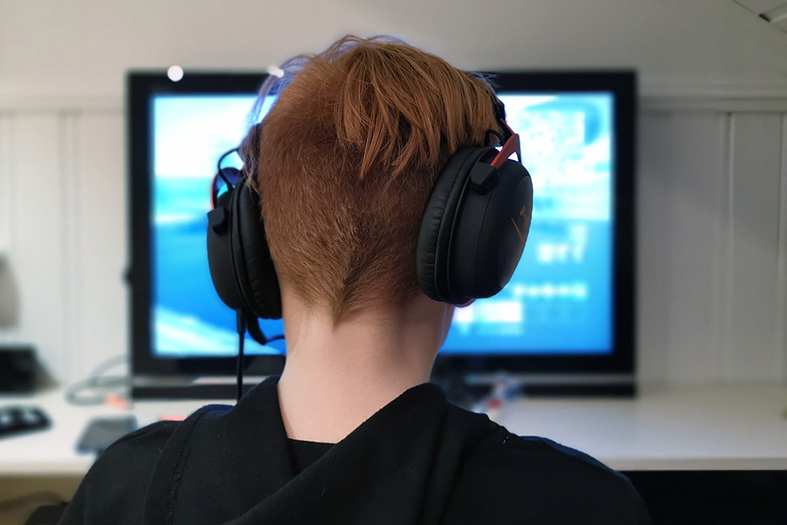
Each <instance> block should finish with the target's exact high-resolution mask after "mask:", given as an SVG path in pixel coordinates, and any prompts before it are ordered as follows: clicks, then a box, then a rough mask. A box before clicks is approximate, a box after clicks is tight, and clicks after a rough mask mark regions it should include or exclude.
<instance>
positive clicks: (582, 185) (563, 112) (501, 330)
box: [150, 92, 615, 357]
mask: <svg viewBox="0 0 787 525" xmlns="http://www.w3.org/2000/svg"><path fill="white" fill-rule="evenodd" d="M500 98H501V100H502V101H503V102H504V104H505V105H506V110H507V117H508V123H509V125H510V126H511V127H512V128H513V129H514V130H515V131H517V132H518V133H519V134H520V136H521V141H522V155H523V162H524V164H525V166H526V167H527V168H528V169H529V171H530V173H531V175H532V178H533V185H534V192H535V197H534V202H533V222H532V227H531V232H530V237H529V239H528V244H527V248H526V249H525V252H524V255H523V257H522V261H521V262H520V264H519V266H518V268H517V270H516V272H515V273H514V275H513V277H512V279H511V281H510V283H509V284H508V286H507V287H506V288H505V289H504V290H503V291H502V292H501V293H500V294H498V295H497V296H495V297H492V298H489V299H484V300H479V301H477V302H475V303H474V304H473V305H471V306H470V307H467V308H464V309H457V310H456V313H455V315H454V323H453V326H452V328H451V331H450V333H449V336H448V339H447V340H446V343H445V345H444V347H443V349H442V352H444V353H471V354H478V353H492V354H500V353H534V352H537V353H539V354H544V353H558V354H559V353H564V354H565V353H569V354H575V353H588V354H604V353H609V352H610V351H611V350H612V326H613V321H614V319H613V315H612V284H613V279H612V277H613V270H614V260H613V259H614V257H613V256H614V254H613V251H612V240H613V220H614V219H613V216H612V202H613V200H614V195H613V192H614V187H613V184H612V183H613V173H614V163H613V157H614V155H613V148H614V147H615V144H614V140H613V130H612V123H613V118H614V117H613V109H614V108H613V94H612V93H610V92H585V93H553V94H548V93H515V92H509V93H504V94H501V96H500ZM254 102H255V97H254V96H253V95H249V96H244V95H232V94H230V95H220V94H215V95H210V94H205V95H190V94H182V95H178V94H160V95H155V96H154V97H153V100H152V122H153V128H152V129H153V133H152V143H153V155H152V163H153V166H152V173H153V184H152V206H151V222H152V225H153V228H152V230H153V231H152V235H151V242H152V245H151V251H150V256H151V259H152V261H155V264H154V266H153V268H154V271H153V272H152V275H151V277H152V283H153V287H152V290H151V300H152V305H153V308H151V310H150V313H151V323H152V326H153V327H154V329H153V332H152V334H153V340H152V343H153V346H152V349H153V352H154V354H155V355H156V356H159V357H186V356H218V355H224V356H230V355H233V354H234V353H235V352H236V346H237V342H236V339H237V335H236V332H235V315H234V312H232V311H231V310H229V309H228V308H227V307H225V306H224V305H223V304H222V303H221V301H220V300H219V298H218V296H217V295H216V292H215V291H214V290H213V285H212V283H211V278H210V274H209V272H208V261H207V256H206V251H205V231H206V228H207V218H206V213H207V212H208V210H209V198H208V195H209V191H208V188H209V187H210V183H211V180H212V178H213V176H214V175H215V173H216V161H217V159H218V158H219V156H220V155H221V154H222V153H224V152H225V151H227V150H229V149H231V148H233V147H235V146H237V145H238V144H239V142H240V141H241V139H242V138H243V136H244V134H245V132H246V130H247V128H248V121H247V117H248V114H249V111H250V109H251V108H252V106H253V105H254ZM266 102H268V104H267V106H268V107H269V106H270V104H271V103H273V101H272V100H271V101H266ZM236 160H237V159H236ZM263 330H264V331H265V332H266V333H267V334H278V333H281V331H282V323H281V321H265V322H264V323H263ZM247 343H248V346H247V349H248V350H247V352H249V353H250V354H253V353H263V352H275V353H278V352H284V351H285V348H284V347H285V345H286V343H284V344H279V343H272V344H271V346H267V347H263V346H260V345H259V344H257V343H255V342H253V341H251V340H248V341H247Z"/></svg>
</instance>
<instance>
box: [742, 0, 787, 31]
mask: <svg viewBox="0 0 787 525" xmlns="http://www.w3.org/2000/svg"><path fill="white" fill-rule="evenodd" d="M733 2H735V3H736V4H740V5H741V6H743V7H745V8H746V9H748V10H749V11H751V12H752V13H754V14H755V15H757V16H759V17H760V18H762V19H763V20H765V21H767V22H770V23H771V24H773V25H774V26H775V27H778V28H779V29H781V30H782V31H784V32H787V0H733Z"/></svg>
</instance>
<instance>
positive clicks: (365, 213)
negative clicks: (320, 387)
mask: <svg viewBox="0 0 787 525" xmlns="http://www.w3.org/2000/svg"><path fill="white" fill-rule="evenodd" d="M288 66H289V68H288ZM282 69H283V70H284V72H285V76H284V78H282V79H277V78H275V77H273V76H271V77H270V78H269V80H268V82H266V85H265V86H263V89H262V91H261V94H260V99H258V103H261V101H262V100H263V99H264V97H265V95H267V94H271V93H275V92H277V91H278V99H277V101H276V103H275V105H274V106H273V107H272V108H271V110H270V111H269V112H268V114H267V115H266V116H265V119H264V121H263V123H262V131H261V133H260V142H259V157H258V170H257V173H258V180H257V188H258V190H259V192H260V197H261V201H262V210H263V212H262V213H263V218H264V221H265V231H266V236H267V240H268V244H269V246H270V250H271V257H272V259H273V261H274V264H275V266H276V271H277V274H278V276H279V279H280V281H281V282H282V283H285V285H287V286H289V287H291V288H292V289H293V290H294V292H295V293H296V294H297V295H298V296H299V297H301V298H302V299H303V300H304V301H305V303H306V304H307V305H308V306H309V307H323V308H328V309H329V310H330V311H331V312H332V313H333V316H334V322H336V323H338V322H341V321H342V320H345V319H348V318H350V317H353V316H354V315H356V314H357V313H358V312H360V311H362V310H368V309H374V308H390V307H398V306H403V305H405V304H407V303H408V302H409V301H411V300H412V299H413V298H414V296H415V295H416V294H418V293H422V292H420V289H419V286H418V282H417V279H416V275H415V247H416V241H417V236H418V229H419V226H420V221H421V215H422V213H423V210H424V207H425V206H426V202H427V198H428V197H429V193H430V191H431V189H432V185H433V183H434V180H435V177H436V176H437V175H438V174H439V172H440V169H441V168H442V167H443V165H444V164H445V162H446V161H447V160H448V158H449V157H450V156H451V155H452V154H453V153H454V152H456V151H457V150H458V149H459V148H461V147H464V146H479V145H483V144H485V141H486V137H487V131H488V130H495V131H497V130H498V125H497V123H496V120H495V116H494V110H493V106H492V103H491V100H490V95H491V94H492V93H493V90H492V88H491V87H490V85H489V84H488V82H487V81H486V80H485V79H483V78H482V77H481V76H479V75H476V74H472V73H468V72H465V71H461V70H459V69H457V68H455V67H453V66H451V65H450V64H448V63H447V62H446V61H445V60H443V59H441V58H439V57H437V56H435V55H432V54H430V53H426V52H424V51H421V50H419V49H417V48H415V47H412V46H409V45H407V44H404V43H402V42H399V41H395V40H392V39H382V38H375V39H369V40H367V39H361V38H357V37H352V36H348V37H344V38H343V39H341V40H339V41H338V42H336V43H334V44H333V45H332V46H331V47H330V48H328V49H327V50H326V51H324V52H323V53H320V54H318V55H315V56H301V57H296V59H294V60H292V61H290V62H289V63H288V64H285V65H283V66H282ZM288 69H289V70H295V73H292V72H291V71H288ZM254 146H257V144H255V145H254ZM255 149H256V148H255Z"/></svg>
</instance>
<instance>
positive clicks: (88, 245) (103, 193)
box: [71, 112, 128, 377]
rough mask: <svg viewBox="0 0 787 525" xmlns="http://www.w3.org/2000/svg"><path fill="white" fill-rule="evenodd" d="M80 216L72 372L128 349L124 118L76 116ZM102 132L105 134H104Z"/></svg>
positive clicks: (77, 223) (76, 227)
mask: <svg viewBox="0 0 787 525" xmlns="http://www.w3.org/2000/svg"><path fill="white" fill-rule="evenodd" d="M75 130H76V133H75V136H76V140H75V152H76V155H75V164H76V172H77V173H78V180H77V181H76V184H77V187H76V190H75V194H76V198H77V202H79V204H80V206H79V214H78V215H77V216H75V217H74V230H75V231H76V250H75V252H76V253H77V260H78V261H79V267H78V268H77V269H76V272H75V275H74V278H75V280H76V281H77V282H78V283H79V286H78V295H75V296H74V297H73V302H74V303H75V304H78V305H79V307H78V308H77V310H76V311H77V312H78V318H77V323H76V325H77V326H78V327H79V333H78V334H77V335H76V341H77V345H78V348H79V351H78V352H77V353H76V354H75V355H74V358H73V359H72V362H71V364H72V369H71V376H72V377H83V376H84V375H86V374H87V373H88V372H89V371H90V370H92V369H93V368H95V366H96V365H97V364H99V363H101V362H102V361H104V360H105V359H107V358H110V357H113V356H116V355H123V354H125V353H127V351H128V327H127V324H128V296H127V287H126V285H125V284H124V283H123V273H124V270H125V268H126V264H127V263H126V261H127V259H126V251H127V235H128V231H127V230H128V228H127V222H126V220H127V219H126V216H127V212H126V180H125V163H124V162H123V159H124V158H125V154H124V150H123V118H122V115H121V114H120V113H119V112H118V113H117V114H83V115H80V116H79V117H78V118H76V119H75ZM99 137H100V139H99Z"/></svg>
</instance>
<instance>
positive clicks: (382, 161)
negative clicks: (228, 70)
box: [61, 37, 648, 525]
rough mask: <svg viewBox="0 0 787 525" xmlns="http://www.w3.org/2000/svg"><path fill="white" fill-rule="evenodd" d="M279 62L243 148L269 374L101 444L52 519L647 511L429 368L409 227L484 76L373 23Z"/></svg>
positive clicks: (428, 312)
mask: <svg viewBox="0 0 787 525" xmlns="http://www.w3.org/2000/svg"><path fill="white" fill-rule="evenodd" d="M289 65H290V66H292V67H283V70H284V73H285V75H284V78H283V79H281V82H280V83H279V84H278V85H279V88H278V99H277V101H276V103H275V105H274V106H273V107H272V109H271V110H270V111H269V113H268V114H267V115H266V116H265V118H264V120H263V122H262V125H261V128H260V129H261V131H260V133H259V137H258V139H259V143H258V144H254V145H253V146H258V149H259V155H258V157H257V156H255V157H254V158H252V159H247V160H248V162H249V163H252V164H254V163H256V166H255V169H254V170H252V171H249V172H248V173H256V174H257V176H256V179H255V180H254V181H252V182H253V183H254V184H255V185H256V189H257V191H258V193H259V196H260V200H261V206H262V215H263V218H264V225H265V235H266V237H267V243H268V245H269V249H270V256H271V259H272V261H273V263H274V265H275V271H276V274H277V276H278V281H279V284H280V288H281V304H282V309H283V319H284V328H285V334H286V340H287V361H286V365H285V368H284V371H283V373H282V374H281V377H279V378H270V379H268V380H266V381H264V382H263V383H261V384H260V385H258V386H256V387H255V388H254V389H253V390H252V391H251V392H249V393H248V394H246V395H245V396H244V397H243V398H242V399H241V400H240V401H239V403H238V404H237V405H236V406H235V407H228V406H209V407H206V408H204V409H202V410H200V411H198V412H196V413H195V414H194V415H192V416H191V417H189V418H188V419H187V420H185V421H184V422H181V423H174V422H161V423H156V424H153V425H151V426H148V427H145V428H143V429H141V430H139V431H137V432H135V433H133V434H131V435H129V436H127V437H125V438H123V439H121V440H120V441H118V442H117V443H115V444H114V445H113V446H111V447H110V448H109V449H108V450H107V451H106V452H105V453H104V454H103V455H102V456H101V457H100V458H99V459H98V461H97V462H96V463H95V465H94V466H93V467H92V468H91V470H90V472H89V473H88V474H87V476H86V478H85V480H84V481H83V483H82V484H81V486H80V488H79V489H78V491H77V493H76V495H75V496H74V499H73V500H72V501H71V503H70V504H69V506H68V508H67V509H66V512H65V514H64V516H63V518H62V520H61V523H63V524H72V523H74V524H75V523H84V524H102V525H103V524H108V523H114V524H126V523H129V524H130V523H145V524H154V523H155V524H164V523H167V524H181V523H182V524H189V525H198V524H233V525H242V524H252V523H254V524H257V523H260V524H282V525H284V524H300V523H304V524H307V523H308V524H328V523H336V524H339V523H341V524H438V523H440V524H470V523H472V524H486V523H528V524H547V523H549V524H557V523H572V524H604V525H615V524H643V523H647V522H648V514H647V510H646V508H645V506H644V504H643V502H642V500H641V499H640V497H639V495H638V494H637V492H636V490H635V489H634V488H633V486H632V485H631V484H630V483H629V481H628V480H627V479H626V478H625V477H623V476H622V475H620V474H618V473H616V472H615V471H613V470H611V469H609V468H607V467H606V466H604V465H602V464H601V463H599V462H597V461H596V460H594V459H592V458H591V457H589V456H587V455H584V454H582V453H580V452H577V451H575V450H571V449H569V448H566V447H563V446H561V445H559V444H557V443H554V442H552V441H549V440H547V439H544V438H537V437H519V436H517V435H514V434H512V433H510V432H509V431H508V430H506V429H505V428H504V427H502V426H500V425H498V424H496V423H494V422H492V421H490V420H489V418H488V417H486V416H485V415H482V414H477V413H473V412H469V411H467V410H464V409H462V408H459V407H458V406H455V405H453V404H451V403H449V402H448V401H447V400H446V397H445V394H444V393H443V392H442V390H441V389H440V388H438V387H437V386H435V385H433V384H431V383H429V378H430V371H431V368H432V365H433V362H434V360H435V357H436V354H437V352H438V350H439V348H440V347H441V345H442V344H443V342H444V340H445V338H446V335H447V332H448V329H449V327H450V325H451V320H452V315H453V312H454V308H455V305H454V304H449V303H447V302H441V301H436V300H434V299H432V298H430V297H429V296H427V295H426V294H425V293H424V291H422V289H421V287H420V286H419V282H418V276H417V275H416V269H415V264H414V258H415V256H416V255H415V252H416V247H417V242H418V239H417V237H418V234H419V226H420V224H421V219H422V215H423V214H424V208H425V206H426V205H427V201H428V199H429V196H430V193H431V191H432V188H433V185H434V184H435V178H436V177H437V176H438V174H439V173H440V171H441V169H442V167H443V166H444V164H445V163H446V162H447V160H448V159H449V158H451V157H452V155H454V154H455V153H456V152H457V151H458V150H460V149H461V148H463V147H466V146H483V145H486V144H488V143H489V142H488V141H489V136H490V134H489V130H493V131H497V132H499V131H500V130H499V129H498V127H499V121H498V119H497V118H496V115H495V107H494V104H492V103H490V101H491V100H492V94H493V90H492V88H491V87H490V85H489V84H488V83H487V81H486V80H484V79H483V78H482V77H480V76H478V75H473V74H469V73H466V72H463V71H461V70H459V69H456V68H454V67H452V66H451V65H449V64H448V63H447V62H445V61H444V60H442V59H440V58H438V57H436V56H434V55H432V54H429V53H426V52H423V51H421V50H419V49H416V48H414V47H411V46H409V45H406V44H404V43H402V42H398V41H395V40H391V39H379V38H378V39H369V40H364V39H360V38H355V37H345V38H344V39H341V40H340V41H338V42H337V43H335V44H333V45H332V46H331V47H330V48H329V49H327V50H326V51H324V52H323V53H320V54H318V55H316V56H313V57H300V58H299V59H298V60H295V61H292V62H290V63H289ZM293 71H294V72H293ZM264 95H265V93H263V94H262V95H261V98H262V97H264ZM493 135H494V133H493ZM256 140H257V139H256V138H255V141H256ZM255 151H256V150H255Z"/></svg>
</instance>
